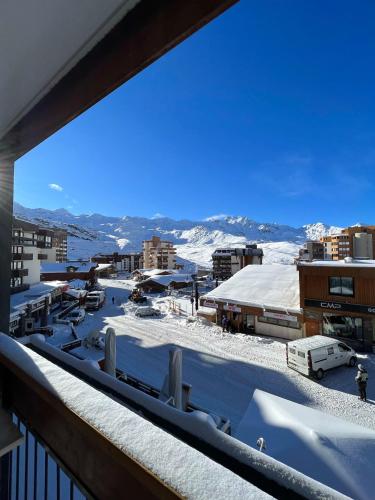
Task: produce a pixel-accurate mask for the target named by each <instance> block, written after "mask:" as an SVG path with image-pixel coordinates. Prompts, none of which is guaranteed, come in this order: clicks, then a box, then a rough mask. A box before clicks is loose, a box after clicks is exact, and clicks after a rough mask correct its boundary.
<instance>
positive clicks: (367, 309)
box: [304, 299, 375, 314]
mask: <svg viewBox="0 0 375 500" xmlns="http://www.w3.org/2000/svg"><path fill="white" fill-rule="evenodd" d="M304 304H305V307H317V308H319V309H330V310H331V311H334V312H339V311H349V312H357V313H364V314H375V306H364V305H361V304H344V303H342V302H331V301H327V300H313V299H305V301H304Z"/></svg>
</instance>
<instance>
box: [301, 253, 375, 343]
mask: <svg viewBox="0 0 375 500" xmlns="http://www.w3.org/2000/svg"><path fill="white" fill-rule="evenodd" d="M298 271H299V275H300V300H301V308H303V312H304V322H305V334H306V336H311V335H327V336H331V337H335V338H339V339H342V340H343V341H345V342H348V343H349V344H351V345H352V346H353V347H354V348H355V349H357V350H363V351H369V350H372V348H373V345H374V342H375V333H374V332H375V286H374V283H375V261H373V260H367V261H366V260H362V261H359V260H353V259H351V258H350V257H349V258H346V259H345V260H341V261H335V262H327V261H315V262H311V263H309V262H301V263H299V265H298Z"/></svg>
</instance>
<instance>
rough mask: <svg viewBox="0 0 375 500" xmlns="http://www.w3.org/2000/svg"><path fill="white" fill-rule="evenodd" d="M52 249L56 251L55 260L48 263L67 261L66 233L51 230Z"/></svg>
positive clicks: (63, 230)
mask: <svg viewBox="0 0 375 500" xmlns="http://www.w3.org/2000/svg"><path fill="white" fill-rule="evenodd" d="M52 248H54V249H55V250H56V256H55V260H51V261H49V262H66V261H67V260H68V233H67V231H65V229H55V228H54V229H53V236H52Z"/></svg>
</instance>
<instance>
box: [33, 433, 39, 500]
mask: <svg viewBox="0 0 375 500" xmlns="http://www.w3.org/2000/svg"><path fill="white" fill-rule="evenodd" d="M37 494H38V441H37V440H36V439H35V437H34V491H33V499H34V500H37Z"/></svg>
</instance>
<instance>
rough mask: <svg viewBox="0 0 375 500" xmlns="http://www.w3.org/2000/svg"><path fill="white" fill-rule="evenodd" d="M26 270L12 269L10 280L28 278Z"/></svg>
mask: <svg viewBox="0 0 375 500" xmlns="http://www.w3.org/2000/svg"><path fill="white" fill-rule="evenodd" d="M28 274H29V270H28V269H12V272H11V276H12V278H22V277H23V276H28Z"/></svg>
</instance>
